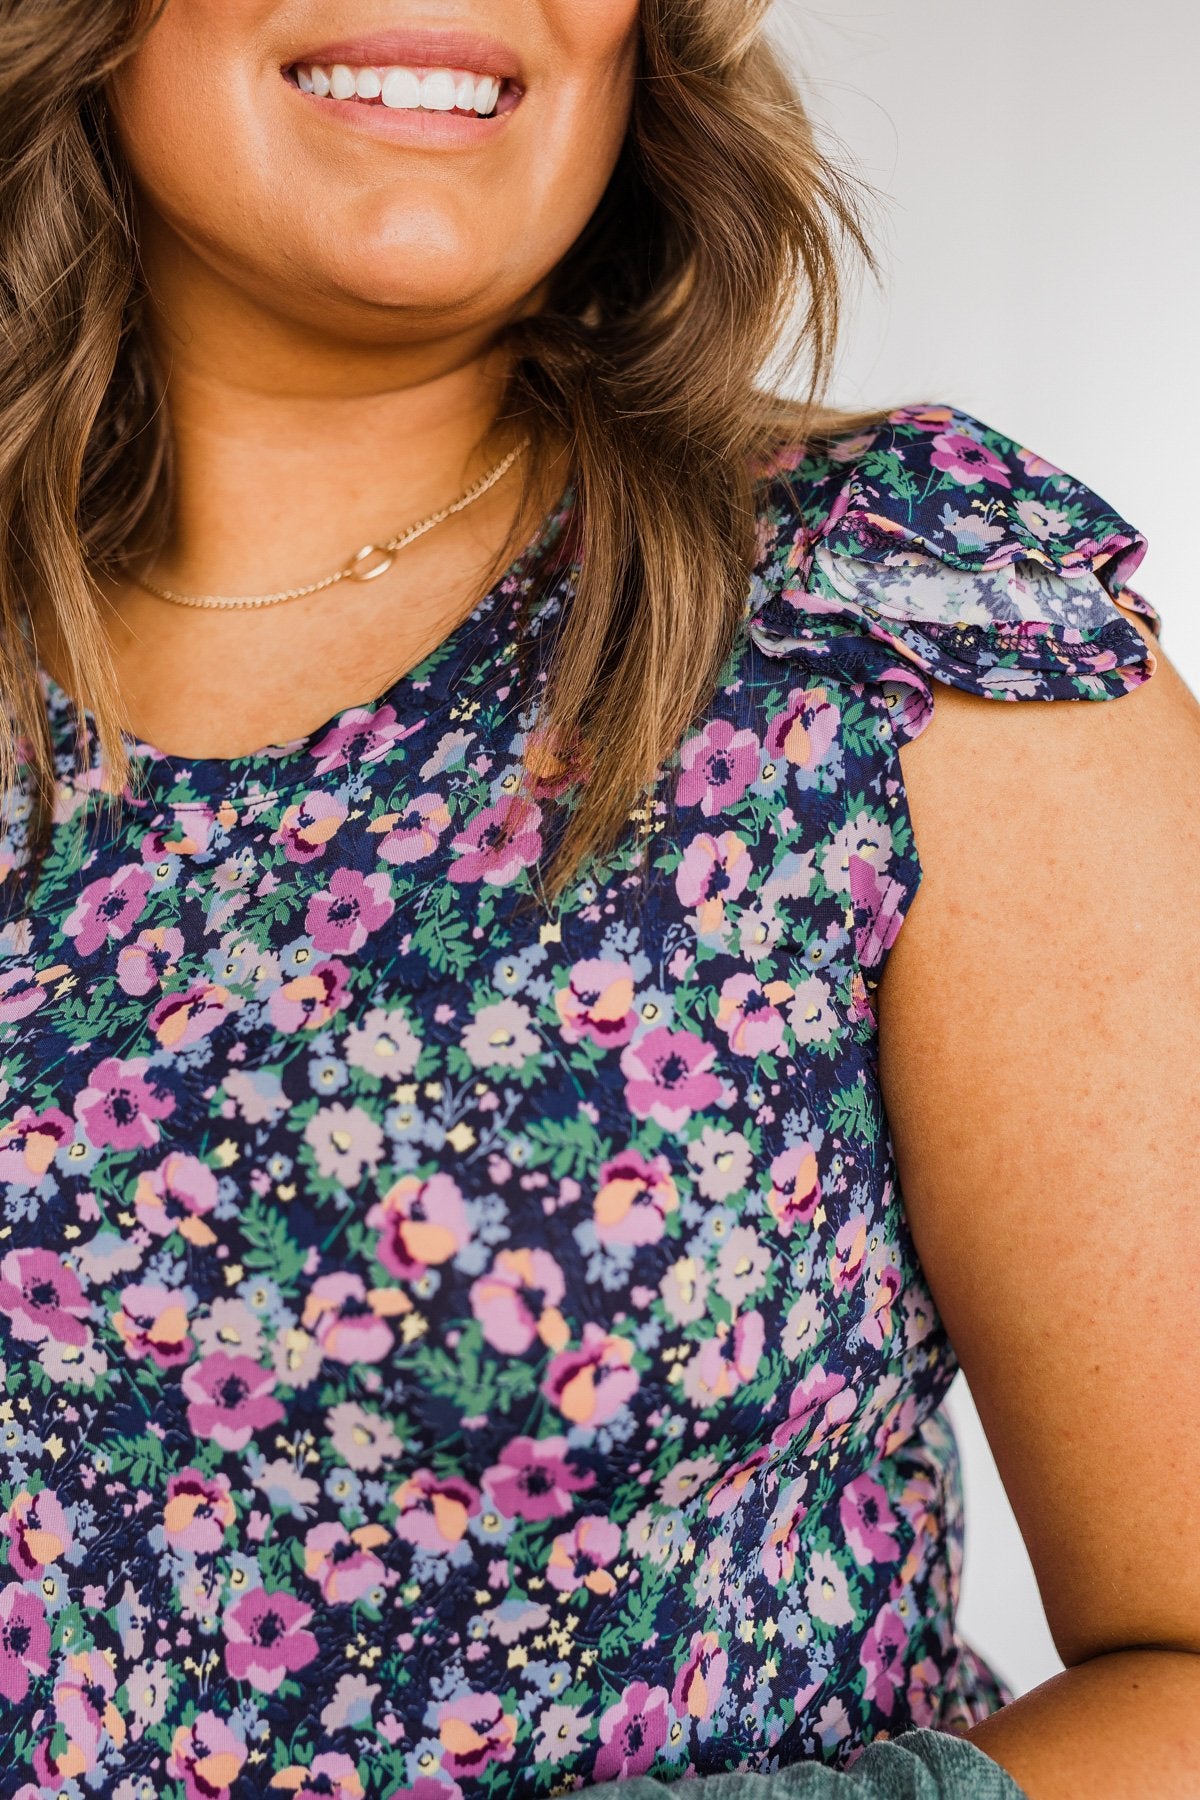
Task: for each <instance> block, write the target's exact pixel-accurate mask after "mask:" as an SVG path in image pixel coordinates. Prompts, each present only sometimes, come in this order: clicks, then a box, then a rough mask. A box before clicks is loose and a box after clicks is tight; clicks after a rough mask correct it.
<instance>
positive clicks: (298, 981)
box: [268, 957, 350, 1031]
mask: <svg viewBox="0 0 1200 1800" xmlns="http://www.w3.org/2000/svg"><path fill="white" fill-rule="evenodd" d="M349 973H350V971H349V969H347V967H346V965H345V963H341V962H338V961H337V959H336V957H330V958H328V959H327V960H326V961H325V962H322V963H316V964H315V965H314V967H313V968H311V969H309V970H308V971H307V972H306V973H305V974H303V975H297V976H295V977H294V979H293V980H291V981H285V982H284V984H283V986H282V987H280V988H276V990H275V992H274V993H273V994H272V995H271V998H270V1001H269V1003H268V1011H269V1012H270V1015H271V1023H272V1024H273V1025H275V1026H276V1027H277V1028H278V1029H279V1030H280V1031H319V1030H320V1028H321V1027H322V1026H323V1025H328V1023H329V1021H330V1019H332V1018H333V1016H334V1014H335V1013H337V1012H340V1011H341V1009H342V1007H343V1006H344V1005H345V1004H346V979H347V977H348V975H349Z"/></svg>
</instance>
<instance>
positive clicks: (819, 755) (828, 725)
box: [765, 687, 842, 769]
mask: <svg viewBox="0 0 1200 1800" xmlns="http://www.w3.org/2000/svg"><path fill="white" fill-rule="evenodd" d="M841 722H842V715H841V711H840V709H839V708H838V707H837V706H835V705H834V703H833V701H832V700H831V699H830V698H829V695H828V693H827V692H826V690H825V689H824V688H823V687H813V688H793V689H792V690H791V692H790V693H789V695H788V697H787V701H786V703H785V705H784V707H783V710H782V712H777V713H776V714H775V715H774V717H773V718H772V720H771V722H770V724H769V725H768V726H767V733H766V738H765V748H766V752H767V755H768V756H769V757H771V758H772V759H773V760H775V761H778V760H779V758H780V757H782V758H783V759H784V761H785V762H789V763H792V764H794V765H795V766H796V767H797V768H801V769H816V768H819V767H820V765H821V764H822V763H823V762H824V761H825V758H826V757H827V756H828V755H829V752H830V750H831V749H832V748H833V746H834V744H835V743H836V741H837V734H838V729H839V727H840V725H841Z"/></svg>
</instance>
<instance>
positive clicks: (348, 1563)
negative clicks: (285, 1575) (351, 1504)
mask: <svg viewBox="0 0 1200 1800" xmlns="http://www.w3.org/2000/svg"><path fill="white" fill-rule="evenodd" d="M389 1541H390V1534H389V1533H388V1532H387V1531H385V1530H384V1528H383V1526H382V1525H360V1526H359V1527H358V1528H357V1530H355V1531H347V1530H346V1527H345V1526H344V1525H340V1524H338V1522H337V1521H336V1520H332V1521H330V1522H328V1523H326V1524H324V1525H314V1526H313V1528H312V1530H311V1531H310V1532H309V1534H308V1536H307V1537H306V1538H305V1540H304V1573H305V1574H306V1575H307V1576H308V1578H309V1580H310V1581H315V1582H316V1583H317V1584H318V1585H319V1587H320V1589H321V1594H322V1597H323V1598H324V1599H326V1600H328V1601H329V1602H330V1604H331V1605H333V1606H349V1605H352V1604H353V1602H354V1601H355V1600H361V1599H362V1597H363V1595H364V1594H369V1593H370V1591H371V1589H372V1588H373V1587H377V1586H378V1585H379V1584H380V1583H381V1582H382V1580H383V1577H384V1573H385V1570H384V1565H383V1564H382V1563H381V1562H380V1560H379V1558H378V1557H377V1556H376V1555H374V1554H373V1552H374V1551H375V1550H376V1549H377V1548H378V1547H379V1545H380V1544H386V1543H388V1542H389Z"/></svg>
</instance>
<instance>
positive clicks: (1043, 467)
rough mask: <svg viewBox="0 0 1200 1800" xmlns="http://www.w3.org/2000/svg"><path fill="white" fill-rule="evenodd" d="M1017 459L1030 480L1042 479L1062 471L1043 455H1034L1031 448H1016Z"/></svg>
mask: <svg viewBox="0 0 1200 1800" xmlns="http://www.w3.org/2000/svg"><path fill="white" fill-rule="evenodd" d="M1017 461H1018V462H1019V463H1020V464H1021V467H1022V468H1023V469H1024V471H1025V473H1026V474H1027V475H1028V476H1029V478H1030V480H1031V481H1042V480H1045V478H1046V477H1047V476H1054V475H1061V474H1062V472H1063V471H1062V470H1061V469H1060V468H1059V467H1058V465H1057V464H1056V463H1052V462H1047V461H1046V459H1045V457H1044V456H1036V455H1035V454H1034V452H1033V451H1032V450H1021V449H1018V451H1017Z"/></svg>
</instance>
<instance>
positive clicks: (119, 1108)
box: [75, 1056, 175, 1150]
mask: <svg viewBox="0 0 1200 1800" xmlns="http://www.w3.org/2000/svg"><path fill="white" fill-rule="evenodd" d="M149 1068H150V1059H149V1057H146V1056H131V1057H130V1058H129V1059H128V1060H127V1061H123V1060H122V1059H121V1058H120V1057H119V1056H106V1057H105V1058H104V1061H103V1062H99V1063H97V1064H96V1067H95V1068H94V1069H93V1070H92V1072H91V1074H90V1075H89V1076H88V1081H87V1086H86V1087H84V1088H81V1089H80V1090H79V1093H78V1094H77V1095H76V1097H75V1117H76V1119H77V1120H78V1121H79V1124H80V1126H81V1128H82V1130H83V1133H84V1135H85V1137H86V1138H87V1140H88V1142H89V1144H92V1145H93V1146H94V1147H95V1148H96V1149H97V1150H103V1149H106V1148H111V1149H113V1150H148V1149H149V1148H150V1147H151V1145H152V1144H156V1143H157V1142H158V1139H159V1135H160V1134H159V1128H158V1121H159V1120H160V1119H165V1118H166V1117H167V1116H168V1114H169V1113H172V1112H174V1110H175V1101H174V1098H173V1097H172V1095H170V1094H169V1093H164V1092H162V1091H161V1090H160V1089H159V1088H158V1087H156V1086H155V1084H154V1081H153V1079H152V1078H148V1077H147V1073H146V1071H147V1070H148V1069H149Z"/></svg>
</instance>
